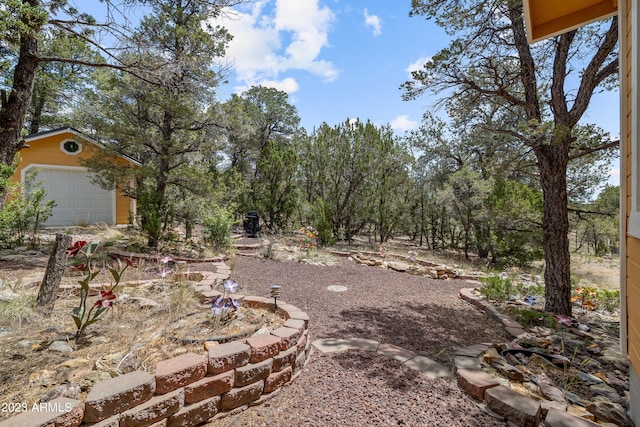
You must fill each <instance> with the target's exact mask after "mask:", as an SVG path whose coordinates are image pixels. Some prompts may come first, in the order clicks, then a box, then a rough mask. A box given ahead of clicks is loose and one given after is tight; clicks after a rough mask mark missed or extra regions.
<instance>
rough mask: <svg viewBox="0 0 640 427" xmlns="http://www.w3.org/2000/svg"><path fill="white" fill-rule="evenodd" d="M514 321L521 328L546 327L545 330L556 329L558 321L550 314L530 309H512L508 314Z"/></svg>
mask: <svg viewBox="0 0 640 427" xmlns="http://www.w3.org/2000/svg"><path fill="white" fill-rule="evenodd" d="M510 314H511V315H513V317H514V318H515V320H516V321H517V322H518V323H520V324H521V325H522V326H524V327H525V328H526V327H529V326H546V327H547V328H557V326H558V321H557V319H556V318H555V316H553V315H552V314H549V313H545V312H542V311H538V310H534V309H531V308H514V309H512V310H511V312H510Z"/></svg>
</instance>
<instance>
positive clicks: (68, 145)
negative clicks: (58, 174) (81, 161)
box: [62, 141, 80, 154]
mask: <svg viewBox="0 0 640 427" xmlns="http://www.w3.org/2000/svg"><path fill="white" fill-rule="evenodd" d="M62 148H63V149H64V151H66V152H67V153H72V154H75V153H77V152H78V151H80V145H79V144H78V143H77V142H75V141H65V143H64V145H63V146H62Z"/></svg>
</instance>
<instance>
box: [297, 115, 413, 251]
mask: <svg viewBox="0 0 640 427" xmlns="http://www.w3.org/2000/svg"><path fill="white" fill-rule="evenodd" d="M301 152H302V153H301V156H300V157H301V161H302V175H303V176H302V180H303V183H304V188H305V192H306V194H305V196H306V200H307V201H308V202H309V203H311V204H312V206H313V204H314V203H315V201H316V200H322V203H323V205H324V206H323V209H322V212H320V211H319V210H318V209H317V208H314V211H315V212H314V214H315V215H320V214H321V215H323V216H325V217H326V218H327V219H328V220H329V221H330V222H331V226H332V230H331V235H332V236H333V238H341V237H343V236H344V237H345V238H346V239H347V240H350V239H351V237H352V236H353V235H354V234H356V233H358V232H360V231H362V230H363V229H364V228H365V227H366V226H371V225H372V226H374V227H375V228H376V231H377V234H378V236H379V238H381V239H383V240H385V239H386V238H387V237H388V236H390V235H392V234H393V232H394V231H396V230H397V228H398V227H399V224H401V222H402V221H401V220H402V218H403V215H404V214H405V213H406V211H407V209H408V207H409V205H410V197H409V196H410V194H411V186H410V185H409V184H408V182H409V179H408V170H407V169H408V164H409V160H408V156H407V149H406V147H404V146H403V145H402V144H401V143H400V141H399V140H397V139H396V138H395V137H394V136H393V133H392V132H391V130H390V129H389V127H377V126H375V125H374V124H373V123H371V122H370V121H367V122H366V123H364V122H361V121H359V120H352V121H345V122H344V123H342V124H340V125H337V126H334V127H330V126H329V125H327V124H326V123H323V124H322V125H321V126H320V127H319V128H318V129H315V130H314V131H313V133H312V134H311V135H310V136H309V137H308V138H307V139H306V140H305V141H304V143H303V146H302V148H301ZM314 223H315V224H317V225H318V226H319V228H322V227H321V226H320V224H319V222H318V221H314ZM319 231H320V233H321V236H327V237H328V235H329V233H326V232H325V231H321V230H319Z"/></svg>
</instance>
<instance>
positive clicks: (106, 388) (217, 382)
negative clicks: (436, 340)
mask: <svg viewBox="0 0 640 427" xmlns="http://www.w3.org/2000/svg"><path fill="white" fill-rule="evenodd" d="M198 273H201V274H202V275H203V280H202V281H200V282H199V283H198V284H197V285H196V290H197V291H198V292H201V293H204V292H205V291H207V290H208V291H213V283H214V282H215V275H216V273H213V272H206V271H203V272H198ZM209 276H211V277H209ZM209 284H210V285H209ZM243 304H244V305H245V306H247V307H250V308H260V309H266V310H274V309H275V306H274V302H273V300H271V299H269V298H262V297H257V296H246V297H244V298H243ZM277 312H278V313H279V315H281V316H283V317H284V318H285V319H286V322H285V324H284V325H283V326H282V327H280V328H278V329H276V330H274V331H272V332H271V334H268V335H267V334H265V335H258V336H254V337H250V338H247V339H246V340H243V341H232V342H229V343H225V344H220V345H216V346H211V347H209V348H208V350H207V353H206V354H196V353H186V354H182V355H180V356H177V357H174V358H171V359H168V360H164V361H161V362H159V363H158V364H157V365H156V372H155V374H154V375H152V374H149V373H147V372H144V371H134V372H130V373H127V374H125V375H121V376H119V377H115V378H111V379H109V380H105V381H101V382H98V383H96V384H95V385H94V386H93V387H92V389H91V391H90V392H89V394H88V395H87V398H86V400H85V401H84V402H83V401H79V400H76V399H69V398H66V397H60V398H57V399H54V400H52V401H50V402H47V403H43V404H41V405H38V404H36V405H34V406H33V407H32V408H29V409H30V411H28V412H23V413H21V414H19V415H16V416H14V417H12V418H8V419H6V420H4V421H2V422H0V427H18V426H25V427H27V426H28V427H35V426H49V425H60V426H62V425H64V426H69V427H78V426H89V425H92V426H95V427H106V426H138V425H151V424H154V425H155V423H162V424H161V425H166V426H197V425H201V424H204V423H207V422H210V421H213V420H216V419H218V418H220V417H224V416H228V415H230V414H235V413H237V412H238V411H241V410H244V409H246V408H248V407H249V406H256V405H260V404H261V403H263V402H264V401H266V400H268V399H269V398H271V397H272V396H274V395H275V394H277V392H278V391H280V389H281V388H282V387H283V386H285V385H286V384H289V383H291V382H292V381H293V380H295V379H296V378H297V377H298V375H299V373H300V371H301V369H302V368H303V367H304V366H305V364H306V362H307V360H308V357H309V355H310V352H311V340H310V337H309V316H308V315H307V314H306V313H305V312H303V311H301V310H300V309H299V308H297V307H295V306H293V305H291V304H287V303H285V302H279V303H278V305H277Z"/></svg>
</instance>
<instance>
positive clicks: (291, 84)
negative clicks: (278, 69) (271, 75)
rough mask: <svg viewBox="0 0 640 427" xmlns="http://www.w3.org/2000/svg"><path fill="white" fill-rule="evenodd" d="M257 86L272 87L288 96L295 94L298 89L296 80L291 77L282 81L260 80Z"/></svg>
mask: <svg viewBox="0 0 640 427" xmlns="http://www.w3.org/2000/svg"><path fill="white" fill-rule="evenodd" d="M258 84H259V85H261V86H265V87H272V88H275V89H278V90H281V91H283V92H286V93H289V94H291V93H294V92H297V90H298V89H299V88H300V86H299V85H298V82H297V81H296V79H293V78H291V77H287V78H285V79H282V80H262V81H260V82H258Z"/></svg>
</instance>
